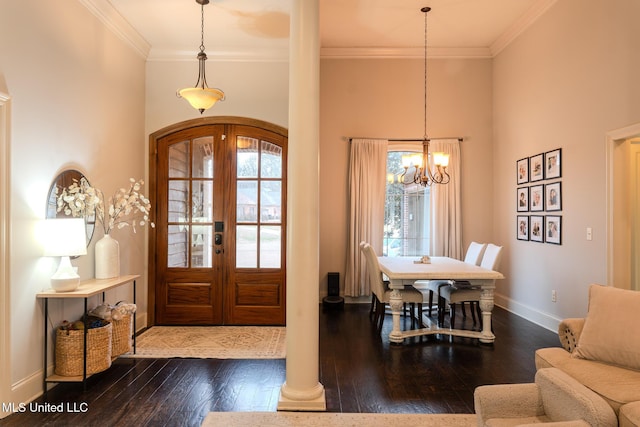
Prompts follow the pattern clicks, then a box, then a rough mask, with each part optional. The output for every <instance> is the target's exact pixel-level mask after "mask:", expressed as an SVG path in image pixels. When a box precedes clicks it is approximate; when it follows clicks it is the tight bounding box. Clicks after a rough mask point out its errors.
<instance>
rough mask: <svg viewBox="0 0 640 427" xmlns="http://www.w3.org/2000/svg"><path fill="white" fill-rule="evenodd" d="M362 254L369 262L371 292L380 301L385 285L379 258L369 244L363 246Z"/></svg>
mask: <svg viewBox="0 0 640 427" xmlns="http://www.w3.org/2000/svg"><path fill="white" fill-rule="evenodd" d="M362 252H364V257H365V259H366V260H367V273H368V274H369V283H370V285H371V292H373V293H374V294H376V296H377V297H378V298H379V299H382V296H383V295H384V291H385V289H384V283H383V282H382V272H380V265H379V264H378V257H377V256H376V253H375V251H374V250H373V248H372V247H371V245H370V244H368V243H365V244H364V245H363V246H362Z"/></svg>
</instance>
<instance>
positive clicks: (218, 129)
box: [149, 117, 287, 325]
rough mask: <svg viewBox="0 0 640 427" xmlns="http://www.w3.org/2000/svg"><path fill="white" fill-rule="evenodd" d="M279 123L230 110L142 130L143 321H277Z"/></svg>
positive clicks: (282, 237)
mask: <svg viewBox="0 0 640 427" xmlns="http://www.w3.org/2000/svg"><path fill="white" fill-rule="evenodd" d="M286 165H287V131H286V130H285V129H283V128H281V127H279V126H276V125H273V124H269V123H266V122H262V121H258V120H253V119H244V118H239V117H208V118H205V119H195V120H191V121H186V122H181V123H178V124H176V125H173V126H170V127H168V128H165V129H162V130H160V131H158V132H155V133H153V134H152V135H151V136H150V160H149V166H150V167H149V178H150V179H149V181H150V186H149V187H150V195H151V200H152V204H153V212H154V214H155V218H154V222H155V224H156V227H155V228H153V229H152V230H151V233H150V240H149V312H150V316H149V317H150V322H149V324H150V325H154V324H158V325H284V323H285V312H286V310H285V295H286V290H285V277H286V265H285V263H286V257H285V256H284V254H285V253H286V247H285V243H286V185H287V174H286V171H287V168H286Z"/></svg>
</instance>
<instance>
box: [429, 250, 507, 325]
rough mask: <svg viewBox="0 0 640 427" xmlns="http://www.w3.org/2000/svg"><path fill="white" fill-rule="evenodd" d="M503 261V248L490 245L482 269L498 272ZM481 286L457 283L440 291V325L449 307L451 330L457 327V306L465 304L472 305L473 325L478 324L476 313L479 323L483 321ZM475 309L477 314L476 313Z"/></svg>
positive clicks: (465, 282)
mask: <svg viewBox="0 0 640 427" xmlns="http://www.w3.org/2000/svg"><path fill="white" fill-rule="evenodd" d="M501 259H502V246H496V245H494V244H492V243H489V244H488V245H487V247H486V249H485V251H484V255H483V256H482V262H481V263H480V267H482V268H486V269H487V270H497V269H498V268H499V267H500V261H501ZM481 292H482V291H481V289H480V286H476V285H473V284H472V283H471V282H468V281H455V282H453V283H452V284H451V285H449V286H444V287H442V288H441V289H440V296H439V299H438V316H439V317H438V323H439V324H442V322H443V321H444V312H445V309H446V307H447V306H448V307H449V322H450V325H451V328H454V327H455V317H456V304H463V303H465V302H468V303H472V304H473V306H472V307H471V308H470V310H471V315H472V318H473V323H474V324H475V323H476V316H475V313H477V314H478V321H480V322H481V321H482V312H481V310H480V294H481ZM474 308H475V313H474Z"/></svg>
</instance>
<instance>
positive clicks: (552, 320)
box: [493, 294, 562, 333]
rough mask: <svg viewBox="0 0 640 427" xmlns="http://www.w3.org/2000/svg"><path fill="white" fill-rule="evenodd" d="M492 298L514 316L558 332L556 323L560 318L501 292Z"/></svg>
mask: <svg viewBox="0 0 640 427" xmlns="http://www.w3.org/2000/svg"><path fill="white" fill-rule="evenodd" d="M493 298H494V302H495V305H497V306H498V307H501V308H504V309H505V310H507V311H509V312H511V313H513V314H515V315H516V316H519V317H522V318H523V319H525V320H528V321H530V322H532V323H535V324H536V325H538V326H540V327H542V328H545V329H548V330H550V331H551V332H555V333H558V325H560V322H561V321H562V319H560V318H557V317H554V316H552V315H550V314H549V313H544V312H542V311H539V310H536V309H534V308H531V307H529V306H527V305H524V304H521V303H519V302H516V301H514V300H512V299H510V298H507V297H505V296H504V295H501V294H495V295H494V297H493Z"/></svg>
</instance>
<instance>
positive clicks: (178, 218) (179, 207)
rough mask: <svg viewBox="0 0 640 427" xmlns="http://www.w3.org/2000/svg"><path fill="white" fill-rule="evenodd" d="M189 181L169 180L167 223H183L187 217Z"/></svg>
mask: <svg viewBox="0 0 640 427" xmlns="http://www.w3.org/2000/svg"><path fill="white" fill-rule="evenodd" d="M188 200H189V181H176V180H169V212H168V218H169V222H185V221H187V218H188V217H189V203H188Z"/></svg>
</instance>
